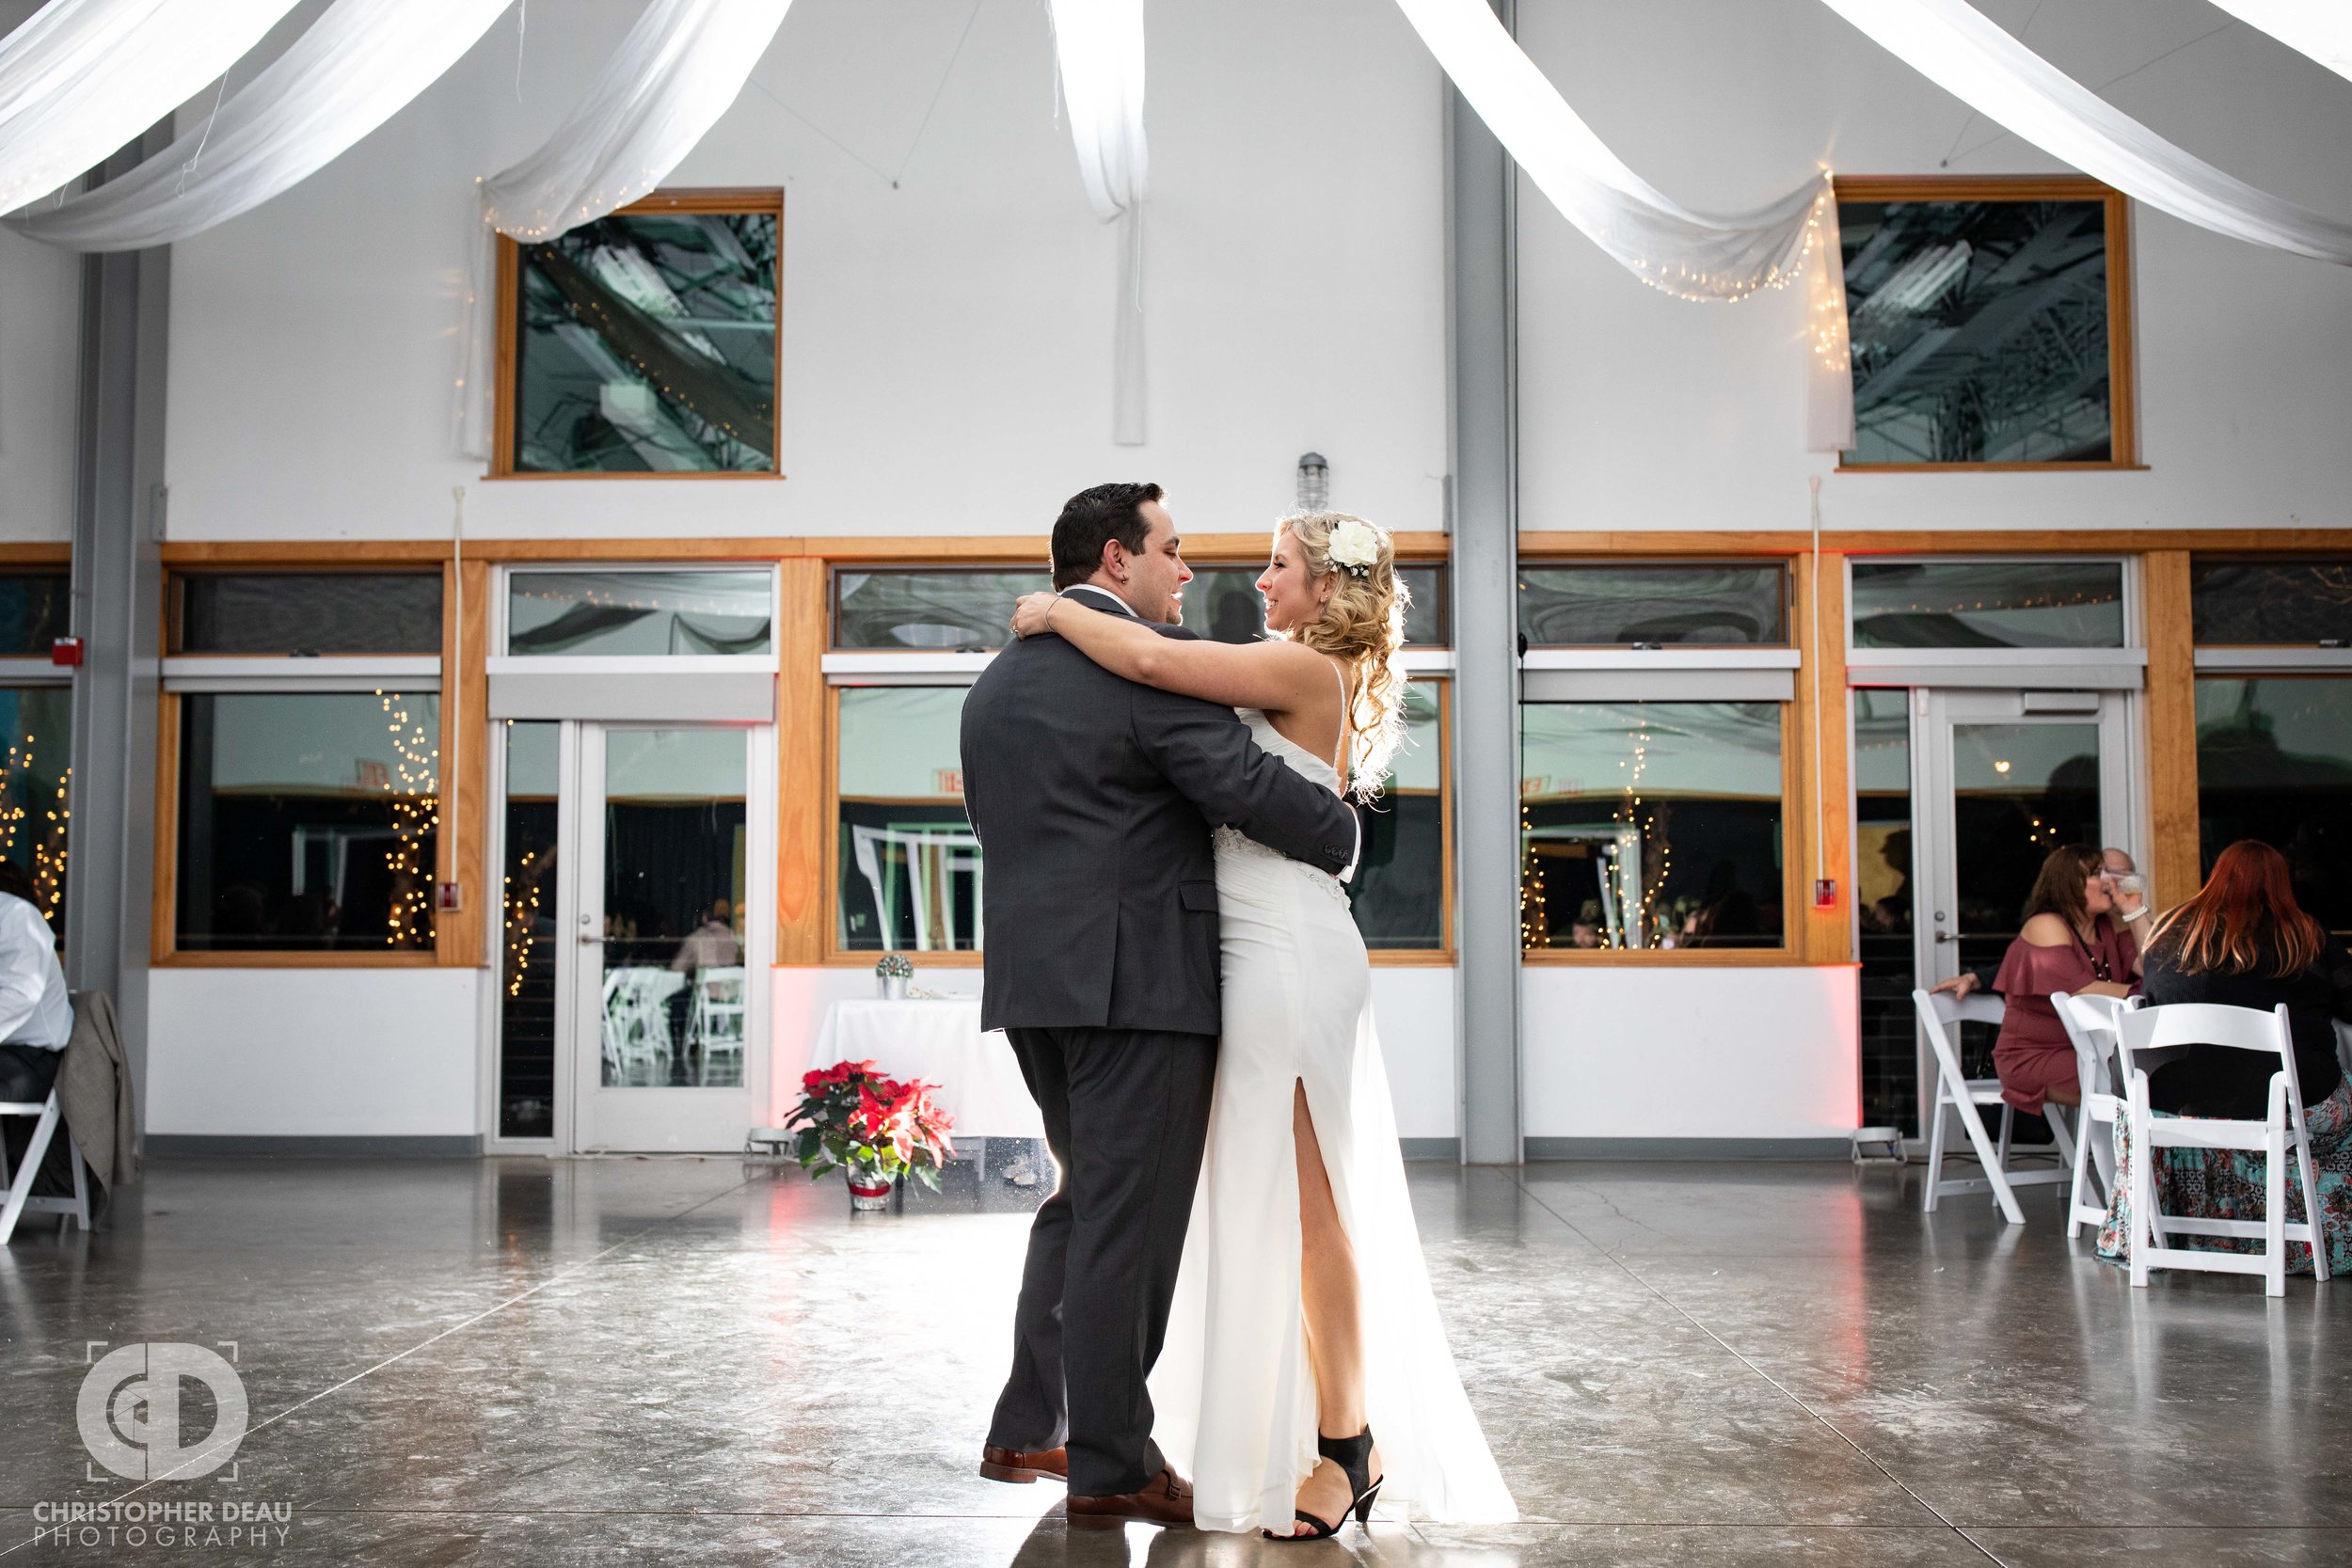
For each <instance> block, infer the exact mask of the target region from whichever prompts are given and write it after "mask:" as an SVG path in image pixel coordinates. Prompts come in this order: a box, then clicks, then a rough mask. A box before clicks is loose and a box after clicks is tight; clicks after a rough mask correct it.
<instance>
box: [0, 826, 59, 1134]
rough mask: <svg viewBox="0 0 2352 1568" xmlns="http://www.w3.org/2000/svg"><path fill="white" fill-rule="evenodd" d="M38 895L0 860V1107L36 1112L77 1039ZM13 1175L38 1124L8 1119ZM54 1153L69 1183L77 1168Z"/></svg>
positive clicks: (54, 945)
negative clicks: (23, 1106)
mask: <svg viewBox="0 0 2352 1568" xmlns="http://www.w3.org/2000/svg"><path fill="white" fill-rule="evenodd" d="M72 1036H73V1005H72V1001H71V1000H70V999H69V998H68V997H67V995H66V989H65V971H64V970H62V969H60V968H59V967H58V966H57V942H56V937H55V936H54V935H53V934H52V933H51V931H50V929H49V922H48V921H46V920H44V919H42V918H41V913H40V893H39V892H37V891H36V890H35V889H34V887H33V879H32V878H30V877H28V876H26V875H25V873H24V867H23V866H20V865H18V864H17V863H16V862H14V861H12V860H8V859H7V858H5V857H0V1101H11V1102H15V1103H21V1104H39V1103H40V1101H44V1100H47V1099H48V1098H49V1090H50V1086H51V1085H54V1084H56V1081H57V1064H58V1063H59V1062H60V1061H62V1060H63V1059H64V1057H65V1048H66V1042H67V1041H68V1040H70V1039H71V1038H72ZM7 1130H8V1140H9V1141H8V1168H9V1169H10V1170H11V1171H13V1170H15V1169H16V1168H17V1160H18V1158H19V1156H20V1154H21V1152H22V1151H23V1149H24V1148H25V1146H26V1145H28V1144H29V1143H31V1141H32V1136H33V1124H32V1123H31V1122H30V1121H27V1120H24V1118H22V1117H9V1118H8V1122H7ZM63 1142H64V1140H62V1139H60V1140H58V1142H57V1143H56V1144H53V1145H52V1146H51V1152H52V1154H53V1155H55V1156H56V1161H55V1165H56V1168H57V1169H60V1170H62V1171H64V1172H65V1173H66V1175H67V1176H68V1177H69V1178H71V1176H72V1166H71V1165H70V1164H65V1163H64V1159H63V1156H62V1155H57V1153H56V1151H57V1149H58V1148H61V1147H62V1146H63Z"/></svg>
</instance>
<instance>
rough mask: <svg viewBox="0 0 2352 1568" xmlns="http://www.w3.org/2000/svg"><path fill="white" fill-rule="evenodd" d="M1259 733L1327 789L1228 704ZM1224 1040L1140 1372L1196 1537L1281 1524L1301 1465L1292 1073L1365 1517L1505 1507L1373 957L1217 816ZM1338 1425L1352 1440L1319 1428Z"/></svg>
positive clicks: (1476, 1513)
mask: <svg viewBox="0 0 2352 1568" xmlns="http://www.w3.org/2000/svg"><path fill="white" fill-rule="evenodd" d="M1237 711H1239V712H1240V714H1241V717H1242V719H1243V721H1245V722H1247V723H1248V725H1249V728H1250V730H1251V732H1252V734H1253V735H1254V736H1255V737H1256V739H1257V742H1258V744H1259V745H1260V746H1262V747H1263V748H1264V749H1265V750H1266V751H1267V752H1271V753H1272V754H1273V755H1275V756H1277V757H1279V758H1281V759H1282V760H1283V761H1284V762H1285V763H1287V764H1289V766H1290V767H1291V768H1294V769H1295V770H1296V771H1298V772H1300V773H1302V774H1304V775H1306V776H1307V777H1308V778H1310V779H1312V780H1313V781H1314V782H1315V783H1317V784H1321V785H1323V786H1324V787H1325V788H1327V789H1330V790H1333V791H1334V792H1336V791H1338V789H1339V788H1340V777H1339V771H1338V769H1337V768H1335V767H1334V766H1333V765H1332V764H1331V763H1330V762H1327V761H1326V760H1324V759H1323V758H1321V757H1318V756H1315V755H1314V754H1313V753H1311V752H1308V751H1306V750H1305V749H1304V748H1302V747H1299V746H1297V745H1295V744H1293V743H1292V742H1291V741H1290V740H1288V739H1285V738H1284V737H1283V736H1281V735H1280V734H1279V732H1278V731H1277V730H1276V729H1275V728H1274V726H1273V725H1272V724H1271V723H1270V722H1269V721H1267V720H1266V717H1265V715H1263V713H1259V712H1257V711H1255V710H1254V709H1248V708H1244V709H1239V710H1237ZM1216 890H1217V909H1218V917H1219V919H1220V921H1221V923H1222V930H1223V951H1224V962H1223V967H1224V1008H1225V1034H1224V1040H1223V1043H1222V1045H1221V1047H1220V1048H1219V1050H1218V1053H1217V1063H1216V1101H1215V1106H1214V1109H1213V1110H1212V1111H1211V1113H1210V1118H1209V1143H1208V1153H1207V1157H1206V1159H1205V1160H1204V1161H1203V1162H1202V1164H1201V1169H1200V1187H1199V1189H1198V1191H1197V1192H1196V1193H1195V1195H1194V1197H1193V1206H1192V1226H1191V1229H1190V1230H1189V1232H1188V1233H1187V1234H1186V1236H1185V1238H1184V1263H1183V1266H1182V1268H1181V1269H1180V1271H1179V1273H1178V1276H1177V1283H1176V1297H1175V1301H1174V1304H1173V1306H1172V1307H1171V1310H1170V1314H1169V1321H1168V1340H1167V1343H1166V1346H1165V1348H1164V1349H1163V1350H1162V1351H1161V1354H1160V1358H1159V1362H1158V1365H1157V1366H1156V1367H1155V1368H1154V1370H1153V1371H1152V1379H1151V1390H1152V1405H1153V1407H1154V1410H1155V1412H1156V1418H1155V1424H1154V1426H1153V1430H1152V1435H1153V1436H1154V1437H1155V1438H1156V1439H1158V1441H1159V1445H1160V1448H1161V1450H1162V1451H1163V1452H1164V1453H1165V1454H1166V1456H1167V1458H1168V1463H1170V1464H1172V1465H1175V1466H1176V1468H1177V1469H1178V1470H1179V1471H1180V1472H1182V1473H1184V1474H1186V1475H1189V1476H1191V1477H1192V1482H1193V1518H1194V1522H1195V1523H1196V1524H1198V1525H1200V1527H1201V1528H1204V1529H1219V1530H1255V1529H1259V1528H1267V1529H1272V1530H1275V1531H1277V1532H1279V1533H1287V1532H1288V1531H1289V1530H1290V1529H1291V1528H1292V1511H1293V1507H1294V1503H1295V1497H1296V1496H1297V1491H1298V1487H1299V1485H1300V1483H1301V1482H1303V1481H1305V1480H1306V1479H1307V1477H1308V1476H1309V1475H1311V1473H1313V1470H1314V1468H1315V1463H1316V1453H1315V1385H1314V1370H1313V1368H1312V1366H1311V1364H1310V1362H1309V1360H1308V1356H1307V1344H1306V1337H1305V1332H1304V1330H1305V1323H1304V1319H1303V1315H1302V1312H1301V1308H1300V1303H1299V1222H1298V1170H1297V1164H1296V1155H1295V1144H1294V1140H1293V1138H1292V1135H1291V1114H1292V1111H1291V1105H1292V1097H1293V1094H1294V1092H1295V1091H1294V1089H1293V1087H1292V1085H1294V1084H1304V1085H1306V1091H1307V1106H1308V1110H1309V1112H1310V1114H1311V1116H1312V1117H1313V1120H1314V1127H1315V1137H1316V1140H1317V1142H1318V1143H1319V1144H1320V1145H1321V1146H1322V1148H1323V1159H1324V1164H1325V1167H1326V1169H1327V1170H1328V1171H1329V1173H1330V1178H1331V1190H1332V1193H1333V1195H1334V1196H1336V1198H1337V1199H1338V1204H1339V1213H1340V1220H1341V1223H1342V1224H1343V1225H1344V1226H1345V1227H1346V1228H1347V1233H1348V1236H1349V1238H1350V1239H1351V1241H1352V1242H1353V1243H1354V1245H1355V1252H1356V1263H1357V1269H1358V1273H1359V1282H1360V1293H1361V1297H1362V1302H1363V1319H1364V1322H1363V1339H1364V1370H1365V1382H1366V1404H1367V1410H1368V1413H1369V1416H1370V1418H1371V1423H1372V1432H1373V1437H1374V1439H1375V1442H1376V1443H1377V1444H1378V1445H1379V1449H1380V1460H1381V1464H1382V1466H1383V1469H1384V1471H1385V1473H1386V1477H1387V1480H1386V1483H1385V1484H1384V1485H1383V1487H1382V1488H1381V1492H1380V1501H1379V1504H1378V1507H1377V1509H1376V1511H1375V1517H1378V1518H1389V1519H1403V1518H1412V1519H1424V1520H1435V1521H1444V1522H1449V1523H1460V1524H1486V1523H1500V1522H1502V1521H1506V1520H1510V1519H1513V1518H1516V1517H1517V1516H1518V1514H1517V1511H1516V1510H1515V1509H1514V1507H1513V1505H1512V1501H1511V1494H1510V1491H1509V1490H1508V1489H1507V1488H1506V1487H1505V1486H1504V1485H1503V1483H1502V1474H1501V1472H1500V1471H1498V1470H1497V1469H1496V1468H1495V1462H1494V1457H1493V1455H1492V1454H1491V1453H1489V1452H1488V1451H1487V1448H1486V1437H1485V1435H1484V1433H1481V1432H1480V1431H1479V1427H1478V1418H1476V1417H1475V1416H1473V1415H1472V1414H1471V1413H1470V1401H1469V1400H1468V1399H1467V1398H1466V1397H1465V1396H1464V1394H1463V1392H1462V1380H1461V1378H1460V1376H1459V1374H1458V1373H1456V1372H1455V1370H1454V1355H1453V1353H1452V1352H1451V1351H1450V1350H1449V1349H1448V1348H1447V1346H1446V1339H1445V1329H1444V1326H1443V1325H1442V1324H1441V1323H1439V1322H1438V1307H1437V1302H1436V1299H1435V1298H1434V1297H1433V1296H1432V1295H1431V1293H1430V1290H1429V1276H1428V1273H1427V1270H1426V1269H1425V1268H1424V1266H1423V1264H1422V1254H1421V1236H1420V1232H1419V1229H1418V1228H1417V1227H1415V1225H1414V1223H1413V1211H1412V1205H1411V1202H1410V1199H1409V1198H1408V1196H1406V1186H1405V1164H1404V1158H1403V1155H1402V1154H1401V1152H1400V1151H1399V1149H1398V1147H1397V1136H1396V1113H1395V1111H1394V1109H1393V1107H1392V1106H1391V1102H1390V1096H1389V1079H1388V1071H1387V1069H1386V1068H1385V1067H1384V1066H1383V1065H1382V1063H1381V1060H1380V1041H1379V1037H1378V1036H1377V1035H1376V1034H1375V1031H1374V1028H1373V1019H1372V970H1371V966H1370V964H1369V962H1368V961H1367V960H1366V958H1365V956H1364V942H1363V938H1362V936H1361V935H1359V933H1358V931H1357V929H1356V922H1355V919H1354V917H1353V916H1352V915H1351V914H1350V913H1349V911H1348V903H1347V895H1346V893H1345V891H1344V890H1343V888H1342V887H1341V885H1340V883H1339V881H1338V879H1335V878H1333V877H1331V876H1329V875H1328V874H1327V873H1325V872H1322V871H1318V870H1316V869H1314V868H1313V867H1311V866H1308V865H1304V864H1301V863H1298V862H1296V861H1293V860H1289V859H1286V858H1284V857H1283V856H1282V855H1280V854H1279V853H1277V852H1276V851H1274V850H1272V849H1269V848H1267V847H1264V846H1263V845H1261V844H1258V843H1255V842H1254V841H1252V840H1250V839H1248V838H1245V837H1243V836H1242V835H1241V834H1240V833H1238V832H1234V831H1233V830H1232V829H1231V828H1220V829H1218V830H1217V832H1216ZM1332 1435H1334V1436H1352V1435H1354V1434H1353V1433H1333V1434H1332Z"/></svg>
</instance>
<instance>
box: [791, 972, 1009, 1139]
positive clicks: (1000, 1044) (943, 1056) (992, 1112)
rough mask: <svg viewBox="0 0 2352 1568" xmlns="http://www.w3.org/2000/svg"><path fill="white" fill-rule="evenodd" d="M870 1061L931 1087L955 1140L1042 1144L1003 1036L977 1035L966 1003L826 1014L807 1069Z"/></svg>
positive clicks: (864, 1007) (976, 1008)
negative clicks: (1033, 1140)
mask: <svg viewBox="0 0 2352 1568" xmlns="http://www.w3.org/2000/svg"><path fill="white" fill-rule="evenodd" d="M835 1062H872V1063H873V1064H874V1068H875V1070H877V1071H879V1072H881V1073H883V1074H884V1075H886V1076H888V1077H891V1078H898V1079H913V1078H919V1079H921V1080H922V1081H923V1082H924V1083H926V1084H936V1085H939V1087H938V1088H937V1089H936V1090H935V1091H933V1093H932V1095H931V1101H932V1102H933V1103H934V1104H936V1105H937V1106H938V1107H939V1108H940V1109H941V1110H943V1111H946V1113H947V1114H948V1115H949V1116H951V1117H955V1118H956V1126H955V1135H956V1136H957V1137H958V1138H1042V1137H1043V1136H1045V1122H1044V1119H1043V1118H1042V1117H1040V1116H1039V1115H1038V1110H1037V1101H1034V1100H1031V1099H1030V1098H1029V1085H1027V1084H1026V1083H1025V1082H1024V1081H1023V1079H1022V1077H1021V1064H1020V1063H1019V1062H1017V1061H1015V1060H1014V1059H1013V1054H1012V1046H1011V1044H1010V1042H1009V1041H1008V1040H1007V1039H1006V1038H1005V1037H1004V1035H1003V1033H1002V1032H1001V1031H997V1030H991V1031H989V1032H988V1033H986V1034H983V1033H981V1031H980V1005H979V1003H978V1002H977V1001H976V1000H974V999H972V998H970V997H945V998H941V999H938V1000H929V999H922V1000H909V1001H904V1002H884V1001H881V1000H879V999H871V998H867V999H861V1000H857V1001H850V1002H835V1003H834V1005H833V1006H830V1007H828V1008H826V1009H825V1022H824V1026H823V1027H822V1028H821V1029H819V1030H818V1035H817V1050H816V1052H815V1053H814V1054H812V1055H811V1056H810V1057H809V1061H808V1065H809V1066H810V1067H811V1068H812V1069H814V1068H828V1067H831V1066H833V1065H834V1063H835Z"/></svg>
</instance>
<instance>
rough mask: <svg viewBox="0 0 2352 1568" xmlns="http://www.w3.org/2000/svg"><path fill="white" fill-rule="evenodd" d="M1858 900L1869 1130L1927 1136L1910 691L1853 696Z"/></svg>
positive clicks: (1867, 692) (1864, 1109) (1865, 1122)
mask: <svg viewBox="0 0 2352 1568" xmlns="http://www.w3.org/2000/svg"><path fill="white" fill-rule="evenodd" d="M1853 801H1854V845H1853V896H1854V909H1855V911H1856V914H1857V919H1856V922H1855V924H1856V926H1857V927H1858V936H1859V939H1860V943H1861V950H1860V952H1858V953H1857V954H1856V955H1855V957H1856V958H1859V959H1860V960H1861V971H1862V973H1861V975H1860V992H1861V996H1860V1000H1861V1023H1862V1125H1864V1126H1865V1127H1893V1128H1897V1129H1899V1130H1900V1131H1901V1132H1903V1133H1904V1134H1905V1135H1907V1136H1909V1135H1916V1133H1917V1132H1918V1131H1919V1066H1918V1033H1919V1030H1918V1023H1917V1021H1916V1017H1915V1014H1914V1012H1913V1010H1912V1006H1911V989H1912V987H1913V986H1914V985H1915V984H1917V981H1916V980H1915V978H1914V976H1915V973H1916V970H1915V959H1914V958H1913V954H1912V945H1911V932H1912V907H1911V899H1912V882H1911V693H1910V692H1909V691H1890V690H1869V689H1862V690H1857V691H1855V692H1854V693H1853Z"/></svg>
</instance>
